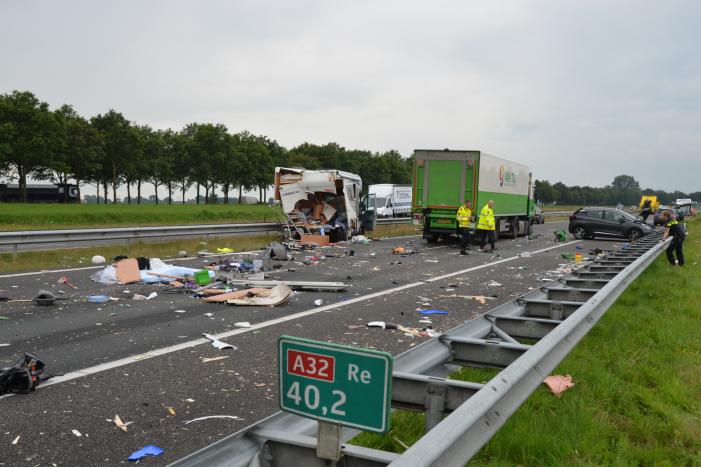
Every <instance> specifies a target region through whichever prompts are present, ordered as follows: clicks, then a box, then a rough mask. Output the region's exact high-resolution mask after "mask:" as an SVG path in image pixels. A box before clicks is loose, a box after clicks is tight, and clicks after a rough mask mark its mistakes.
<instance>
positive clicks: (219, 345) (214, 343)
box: [202, 334, 238, 350]
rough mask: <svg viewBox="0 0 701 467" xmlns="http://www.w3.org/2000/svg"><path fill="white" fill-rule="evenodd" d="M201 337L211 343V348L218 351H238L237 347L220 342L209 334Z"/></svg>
mask: <svg viewBox="0 0 701 467" xmlns="http://www.w3.org/2000/svg"><path fill="white" fill-rule="evenodd" d="M202 335H203V336H204V337H205V338H207V339H209V340H210V341H212V346H214V347H216V348H217V349H219V350H224V349H232V350H238V347H236V346H234V345H231V344H227V343H226V342H222V341H220V340H219V339H217V338H216V337H214V336H213V335H211V334H202Z"/></svg>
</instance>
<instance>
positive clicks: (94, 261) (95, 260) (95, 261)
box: [91, 255, 105, 265]
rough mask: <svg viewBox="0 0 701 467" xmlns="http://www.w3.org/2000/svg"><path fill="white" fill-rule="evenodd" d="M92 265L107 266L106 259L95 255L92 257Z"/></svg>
mask: <svg viewBox="0 0 701 467" xmlns="http://www.w3.org/2000/svg"><path fill="white" fill-rule="evenodd" d="M91 261H92V264H96V265H97V264H105V257H104V256H100V255H95V256H93V257H92V260H91Z"/></svg>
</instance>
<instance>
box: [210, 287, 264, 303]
mask: <svg viewBox="0 0 701 467" xmlns="http://www.w3.org/2000/svg"><path fill="white" fill-rule="evenodd" d="M249 294H253V295H261V296H262V295H270V289H262V288H255V287H254V288H252V289H244V290H237V291H235V292H229V293H223V294H219V295H212V296H211V297H207V298H205V299H204V301H205V302H207V303H224V302H226V301H227V300H232V299H238V298H243V297H247V296H248V295H249Z"/></svg>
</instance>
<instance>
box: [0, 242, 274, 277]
mask: <svg viewBox="0 0 701 467" xmlns="http://www.w3.org/2000/svg"><path fill="white" fill-rule="evenodd" d="M279 240H280V236H279V235H277V234H273V233H270V234H264V235H255V236H237V237H214V238H208V239H205V241H202V239H201V238H192V239H182V240H174V241H169V242H159V243H153V242H138V243H131V244H129V245H103V246H94V247H85V248H70V249H62V250H47V251H27V252H23V253H18V254H17V255H13V254H12V253H2V254H0V273H5V274H7V273H13V272H26V271H41V270H44V269H63V268H74V267H81V266H90V265H91V263H90V260H91V258H92V257H93V255H100V256H104V257H105V258H107V259H108V260H109V259H110V258H114V257H115V256H117V255H127V256H131V257H136V256H146V257H148V258H161V259H166V258H176V257H178V256H180V255H179V253H180V251H186V252H187V254H188V255H195V254H197V252H198V251H202V250H206V251H212V252H216V250H217V248H224V247H227V248H232V249H234V251H250V250H257V249H260V248H263V247H265V245H267V244H268V243H270V242H273V241H279Z"/></svg>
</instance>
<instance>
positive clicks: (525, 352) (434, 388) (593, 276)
mask: <svg viewBox="0 0 701 467" xmlns="http://www.w3.org/2000/svg"><path fill="white" fill-rule="evenodd" d="M659 238H660V233H659V232H656V233H654V234H651V235H648V236H647V237H644V238H643V239H641V240H640V241H638V242H637V243H635V244H626V245H625V246H624V247H623V248H620V249H618V250H616V251H615V252H613V253H611V254H609V255H607V256H605V257H603V258H600V259H598V260H596V261H594V262H592V263H589V264H587V265H585V266H583V267H581V268H579V269H577V270H574V271H573V272H572V273H571V274H568V275H566V276H564V277H562V278H560V279H558V280H556V281H553V282H550V283H547V284H545V285H544V286H542V287H541V288H540V289H538V290H533V291H530V292H528V293H526V294H523V295H521V296H520V297H518V298H516V299H514V300H512V301H511V302H508V303H505V304H503V305H501V306H499V307H497V308H495V309H493V310H491V311H490V312H488V313H487V314H486V315H483V316H481V317H479V318H476V319H473V320H471V321H468V322H466V323H464V324H462V325H460V326H458V327H456V328H454V329H452V330H451V331H449V332H447V333H445V334H443V335H441V336H439V337H437V338H434V339H431V340H429V341H426V342H424V343H422V344H420V345H418V346H416V347H414V348H412V349H410V350H408V351H406V352H404V353H402V354H400V355H399V356H397V357H395V360H394V370H393V378H392V406H393V407H394V408H400V409H405V410H414V411H420V412H425V414H426V429H427V430H428V432H427V433H426V434H425V435H424V436H423V437H422V438H421V439H420V440H419V441H417V442H416V444H414V445H413V446H411V447H410V448H409V449H408V450H407V451H405V452H404V453H403V454H401V455H399V454H394V453H389V452H386V451H381V450H376V449H369V448H362V447H358V446H353V445H350V444H344V445H343V451H342V452H343V458H342V460H341V461H340V462H341V465H344V466H347V467H352V466H363V467H369V466H386V465H391V466H397V467H399V466H414V467H416V466H418V467H423V466H425V467H428V466H436V465H440V466H462V465H464V464H465V463H466V462H467V461H468V460H469V459H470V458H471V457H472V456H473V455H474V454H475V453H477V452H478V451H479V449H480V448H481V447H482V446H483V445H484V444H485V443H486V442H487V441H488V440H489V439H490V438H491V437H492V436H493V435H494V433H496V431H497V430H499V428H500V427H501V426H502V425H503V424H504V423H505V422H506V421H507V419H508V418H509V417H510V416H511V415H512V414H513V413H514V412H515V411H516V410H517V409H518V407H519V406H520V405H521V404H522V403H523V402H524V401H525V400H526V399H527V398H528V396H529V395H530V394H531V393H532V392H533V391H534V390H535V389H536V388H537V387H538V386H539V385H540V384H541V383H542V382H543V380H544V379H545V377H546V376H548V374H549V373H550V372H551V371H552V370H553V369H554V368H555V367H556V366H557V365H558V364H559V363H560V362H561V361H562V359H563V358H564V357H565V356H566V355H567V354H568V353H569V352H570V351H571V350H572V348H573V347H574V346H575V345H576V344H577V343H578V342H579V341H580V340H581V339H582V337H584V336H585V335H586V334H587V332H588V331H589V330H590V329H591V328H592V327H593V326H594V325H595V324H596V323H597V322H598V320H599V319H600V318H601V317H602V316H603V314H604V313H605V312H606V311H607V309H608V308H609V307H610V306H611V304H613V302H614V301H615V300H616V299H617V298H618V296H619V295H620V294H621V293H623V291H624V290H625V289H626V287H627V286H628V285H629V284H630V283H631V282H632V281H633V280H635V278H636V277H638V275H640V273H641V272H642V271H644V270H645V268H646V267H647V266H648V265H649V264H650V263H652V261H654V260H655V258H656V257H657V256H658V255H659V254H660V253H661V251H662V250H663V248H664V246H665V245H664V244H663V243H660V242H659ZM519 339H521V340H523V339H527V340H528V341H532V340H535V341H537V342H536V343H535V344H534V345H526V344H523V343H521V342H520V341H519ZM456 366H473V367H491V368H497V369H500V370H501V371H500V372H499V373H498V374H497V375H496V376H495V377H494V378H492V379H491V380H490V381H489V382H487V383H486V384H480V383H476V382H464V381H458V380H452V379H448V378H447V377H448V376H449V375H450V374H451V373H452V372H454V371H455V368H456ZM316 430H317V422H315V421H313V420H309V419H305V418H302V417H299V416H297V415H293V414H289V413H283V412H278V413H276V414H274V415H272V416H270V417H268V418H266V419H264V420H262V421H260V422H258V423H256V424H254V425H251V426H249V427H247V428H245V429H243V430H241V431H239V432H237V433H235V434H233V435H231V436H229V437H227V438H224V439H222V440H220V441H218V442H216V443H214V444H212V445H210V446H207V447H205V448H203V449H201V450H199V451H197V452H195V453H192V454H190V455H189V456H187V457H185V458H183V459H181V460H179V461H176V462H175V463H173V464H171V465H172V466H173V467H194V466H197V467H200V466H212V467H224V466H227V467H230V466H237V467H238V466H240V467H244V466H246V467H253V466H259V467H277V466H293V467H294V466H305V467H306V466H319V467H322V466H325V465H326V463H325V462H326V461H324V460H321V459H318V458H317V457H316ZM357 433H358V431H357V430H353V429H344V430H343V433H342V439H343V440H344V441H348V440H350V439H351V438H353V437H354V436H355V435H356V434H357Z"/></svg>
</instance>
